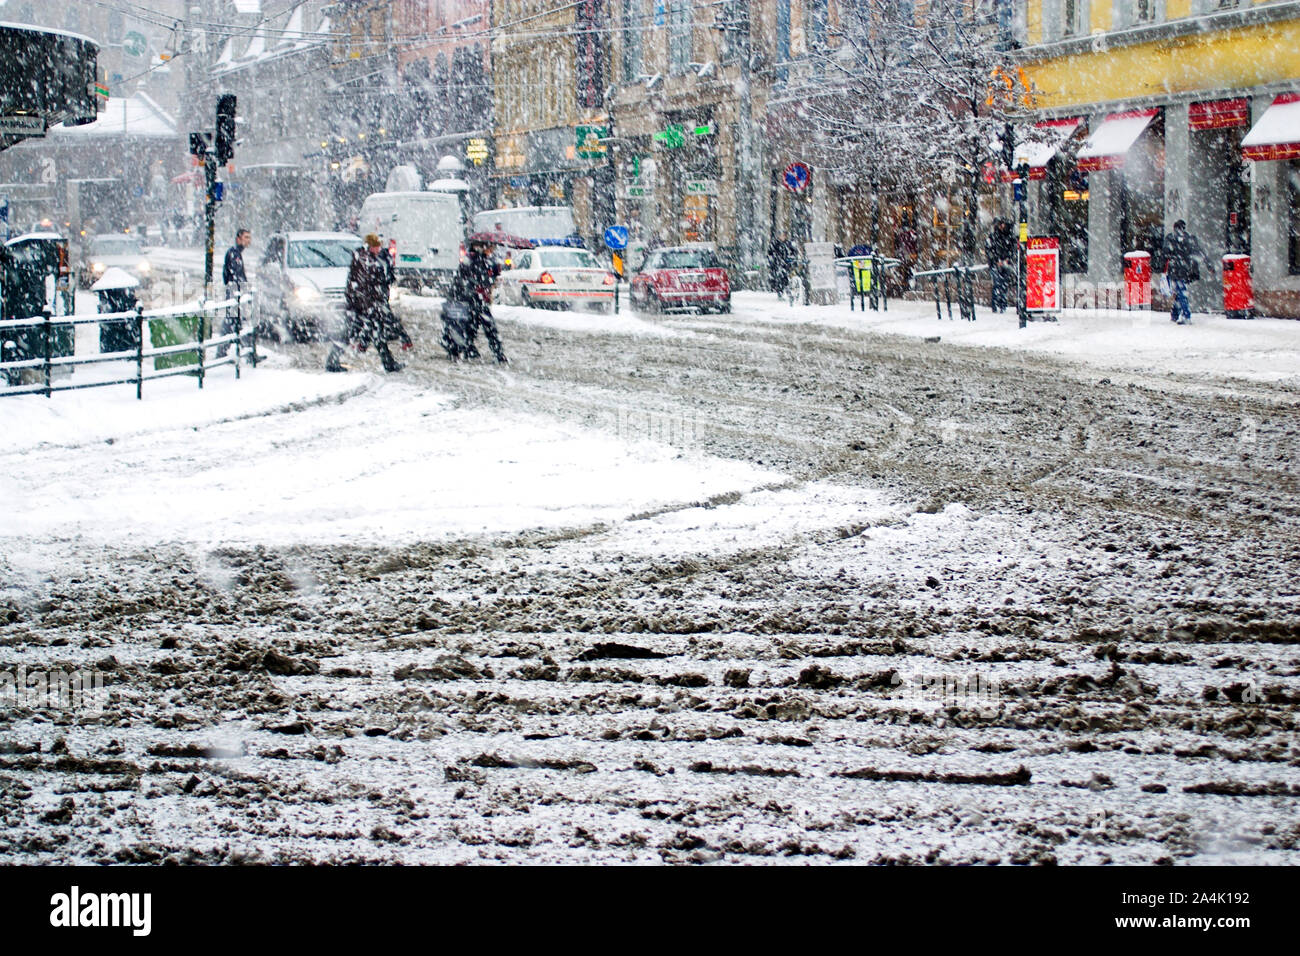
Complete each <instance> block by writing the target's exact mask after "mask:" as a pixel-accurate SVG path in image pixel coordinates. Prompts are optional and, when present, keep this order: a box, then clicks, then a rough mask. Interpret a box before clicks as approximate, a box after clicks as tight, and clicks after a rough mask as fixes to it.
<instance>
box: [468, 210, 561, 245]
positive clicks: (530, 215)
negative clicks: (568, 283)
mask: <svg viewBox="0 0 1300 956" xmlns="http://www.w3.org/2000/svg"><path fill="white" fill-rule="evenodd" d="M474 229H475V231H479V232H482V231H486V230H491V229H500V230H501V231H502V232H508V233H510V234H512V235H515V236H523V237H524V238H525V239H560V238H563V237H564V236H571V235H573V234H574V232H576V231H577V230H576V229H574V227H573V210H571V209H569V207H568V206H525V207H522V208H519V209H493V210H489V211H488V212H481V213H479V214H478V215H477V216H475V217H474Z"/></svg>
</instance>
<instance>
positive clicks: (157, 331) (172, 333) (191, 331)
mask: <svg viewBox="0 0 1300 956" xmlns="http://www.w3.org/2000/svg"><path fill="white" fill-rule="evenodd" d="M200 318H202V320H203V338H204V339H205V340H207V339H210V338H212V320H211V319H209V318H207V317H201V316H199V315H168V316H163V317H161V318H157V319H150V320H149V344H150V345H152V346H153V347H154V348H156V349H160V348H163V347H165V346H168V345H183V344H185V343H186V342H197V341H198V340H199V320H200ZM198 364H199V356H198V353H197V352H174V353H172V354H170V355H155V356H154V357H153V367H154V370H155V371H159V372H161V371H162V370H163V369H168V368H179V367H180V366H182V365H198Z"/></svg>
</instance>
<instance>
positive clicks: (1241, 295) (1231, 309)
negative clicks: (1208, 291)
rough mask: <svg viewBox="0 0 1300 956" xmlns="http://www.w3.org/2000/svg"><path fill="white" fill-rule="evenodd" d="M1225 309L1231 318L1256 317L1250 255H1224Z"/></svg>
mask: <svg viewBox="0 0 1300 956" xmlns="http://www.w3.org/2000/svg"><path fill="white" fill-rule="evenodd" d="M1223 311H1224V313H1225V314H1226V315H1227V317H1228V318H1230V319H1253V318H1254V317H1255V287H1254V284H1253V283H1252V282H1251V281H1250V256H1247V255H1243V254H1242V253H1236V252H1234V253H1229V254H1228V255H1226V256H1224V257H1223Z"/></svg>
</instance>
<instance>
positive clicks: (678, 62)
mask: <svg viewBox="0 0 1300 956" xmlns="http://www.w3.org/2000/svg"><path fill="white" fill-rule="evenodd" d="M669 20H670V23H669V34H668V69H669V70H671V71H672V72H673V73H685V72H686V71H687V70H689V69H690V67H691V34H692V32H693V31H692V29H691V4H690V0H672V6H671V7H670V8H669Z"/></svg>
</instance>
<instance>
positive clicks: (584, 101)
mask: <svg viewBox="0 0 1300 956" xmlns="http://www.w3.org/2000/svg"><path fill="white" fill-rule="evenodd" d="M608 15H609V11H608V6H607V0H579V2H576V3H557V2H555V0H494V2H493V3H492V88H493V110H492V121H493V171H492V176H493V184H492V197H493V205H495V206H554V205H567V206H572V207H573V211H574V220H575V223H576V224H577V228H578V231H579V233H580V234H581V235H582V236H583V237H584V238H585V239H586V241H587V244H588V245H589V246H594V245H595V244H596V243H597V241H598V238H599V236H600V234H601V233H602V232H603V230H604V228H605V227H606V226H609V225H613V216H614V209H613V171H612V167H611V166H610V149H609V142H608V138H609V135H610V131H609V121H610V116H609V113H608V111H607V107H606V93H607V88H608V85H609V57H608V43H607V37H608V31H607V26H608V20H607V18H608Z"/></svg>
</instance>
